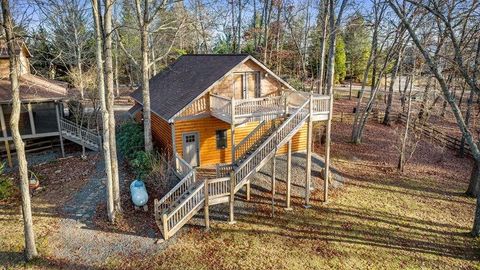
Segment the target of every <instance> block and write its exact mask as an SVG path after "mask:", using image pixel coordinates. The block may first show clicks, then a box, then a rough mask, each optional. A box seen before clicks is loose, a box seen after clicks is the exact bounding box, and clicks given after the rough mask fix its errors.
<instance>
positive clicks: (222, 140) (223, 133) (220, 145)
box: [216, 129, 227, 149]
mask: <svg viewBox="0 0 480 270" xmlns="http://www.w3.org/2000/svg"><path fill="white" fill-rule="evenodd" d="M216 138H217V149H225V148H227V130H226V129H222V130H217V131H216Z"/></svg>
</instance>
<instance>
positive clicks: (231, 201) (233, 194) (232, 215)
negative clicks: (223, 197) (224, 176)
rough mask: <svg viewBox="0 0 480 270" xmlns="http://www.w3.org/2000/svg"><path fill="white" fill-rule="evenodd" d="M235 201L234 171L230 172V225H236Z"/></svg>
mask: <svg viewBox="0 0 480 270" xmlns="http://www.w3.org/2000/svg"><path fill="white" fill-rule="evenodd" d="M234 199H235V177H234V174H233V171H232V172H230V201H229V203H230V217H229V221H228V223H229V224H235V219H234V213H233V203H234Z"/></svg>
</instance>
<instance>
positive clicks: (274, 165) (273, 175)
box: [272, 151, 277, 217]
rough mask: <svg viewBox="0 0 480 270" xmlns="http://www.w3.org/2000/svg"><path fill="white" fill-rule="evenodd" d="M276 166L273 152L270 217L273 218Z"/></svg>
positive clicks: (275, 154)
mask: <svg viewBox="0 0 480 270" xmlns="http://www.w3.org/2000/svg"><path fill="white" fill-rule="evenodd" d="M276 165H277V152H276V151H275V153H274V155H273V158H272V217H274V216H275V188H276V175H275V173H276V172H275V167H276Z"/></svg>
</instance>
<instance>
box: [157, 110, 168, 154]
mask: <svg viewBox="0 0 480 270" xmlns="http://www.w3.org/2000/svg"><path fill="white" fill-rule="evenodd" d="M152 137H153V139H154V141H155V142H156V143H157V145H158V147H159V148H160V149H162V150H164V151H166V152H167V153H169V154H171V153H170V151H171V149H172V128H171V126H170V125H169V124H168V122H167V121H165V120H163V119H162V118H160V117H159V116H158V115H156V114H154V113H152Z"/></svg>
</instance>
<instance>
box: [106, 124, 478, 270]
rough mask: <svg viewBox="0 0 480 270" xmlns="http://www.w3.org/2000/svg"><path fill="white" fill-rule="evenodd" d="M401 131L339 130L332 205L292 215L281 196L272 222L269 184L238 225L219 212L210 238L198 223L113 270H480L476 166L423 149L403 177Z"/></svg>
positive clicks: (241, 207) (245, 207) (317, 198)
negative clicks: (355, 134)
mask: <svg viewBox="0 0 480 270" xmlns="http://www.w3.org/2000/svg"><path fill="white" fill-rule="evenodd" d="M393 130H394V128H387V127H384V126H381V125H379V124H369V126H368V128H367V130H366V133H365V137H364V138H365V139H364V142H363V144H361V145H352V144H350V143H348V138H349V134H350V126H349V125H345V124H335V126H334V132H335V134H334V144H333V157H334V165H335V166H336V168H337V169H338V170H339V171H340V172H341V173H342V174H343V176H345V177H348V178H349V181H348V183H347V184H346V185H345V186H344V187H343V188H340V189H337V190H334V191H333V195H332V196H331V198H330V202H329V203H328V204H327V205H323V204H322V191H321V190H317V191H316V192H315V193H314V200H313V203H312V207H311V208H309V209H304V208H303V207H302V199H301V198H296V199H295V200H294V211H292V212H286V211H284V210H283V209H282V206H283V204H281V199H280V198H283V194H282V191H280V194H279V195H278V197H277V201H279V202H280V204H279V207H278V208H277V209H276V212H275V213H276V214H275V217H274V218H272V217H271V216H270V214H271V210H270V202H271V201H270V200H271V197H270V193H269V190H268V189H264V188H263V187H268V183H263V185H262V184H257V185H258V186H261V187H262V188H258V190H256V191H255V192H254V195H253V196H252V201H251V202H241V203H237V208H236V209H237V212H238V213H237V216H236V219H237V223H236V224H235V225H229V224H227V223H226V222H225V221H224V219H225V214H226V213H227V212H226V210H225V209H224V208H223V209H220V210H218V209H217V211H219V212H215V211H214V213H213V215H214V216H216V217H218V218H217V219H216V220H215V221H214V222H213V225H212V229H211V231H210V232H208V233H206V232H204V230H203V227H202V226H191V227H190V228H187V229H184V230H183V231H182V233H180V236H178V237H176V238H175V239H172V240H171V241H172V243H171V244H170V246H169V247H167V249H166V250H162V251H159V252H158V253H157V254H151V255H150V256H147V257H132V258H130V259H129V260H124V259H123V258H116V259H113V260H112V261H110V263H109V267H112V268H117V267H120V268H134V267H140V268H147V267H153V268H158V269H478V268H479V267H480V266H479V259H480V246H479V241H478V240H476V239H472V238H471V237H470V236H469V235H468V233H469V231H470V227H471V225H472V219H473V211H474V200H473V199H471V198H467V197H465V196H464V195H463V192H464V191H465V189H466V187H467V182H468V175H469V170H470V168H471V162H470V161H469V160H468V159H460V158H457V157H455V155H454V153H452V152H446V153H442V152H441V151H440V150H438V149H437V148H435V147H434V146H433V145H431V144H429V143H428V142H423V143H421V145H420V146H419V149H418V151H417V153H416V155H415V156H414V158H413V159H412V160H411V162H410V163H409V164H408V165H407V172H406V173H405V174H403V175H401V174H398V173H397V172H396V170H395V165H396V160H397V154H396V152H395V149H393V148H392V146H391V143H390V141H391V140H393V139H394V136H395V135H394V131H393ZM322 150H323V149H322V148H321V147H317V148H316V151H318V152H320V153H321V152H322ZM315 180H316V181H321V180H319V179H318V178H315ZM318 184H319V185H321V183H318ZM317 186H318V185H317Z"/></svg>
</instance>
